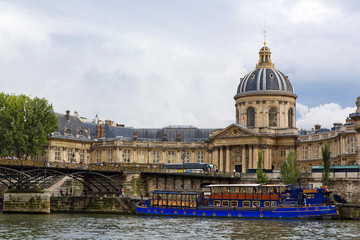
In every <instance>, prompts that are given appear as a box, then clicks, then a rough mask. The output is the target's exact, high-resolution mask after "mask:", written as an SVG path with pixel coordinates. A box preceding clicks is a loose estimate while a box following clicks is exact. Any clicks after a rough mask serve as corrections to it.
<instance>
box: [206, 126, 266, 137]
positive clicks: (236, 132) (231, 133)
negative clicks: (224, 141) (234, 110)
mask: <svg viewBox="0 0 360 240" xmlns="http://www.w3.org/2000/svg"><path fill="white" fill-rule="evenodd" d="M258 134H259V133H257V132H255V131H253V130H250V129H248V128H247V127H245V126H243V125H240V124H231V125H230V126H228V127H226V128H224V129H222V130H219V131H217V132H215V133H214V134H213V135H212V136H211V137H210V139H215V138H230V137H241V136H256V135H258Z"/></svg>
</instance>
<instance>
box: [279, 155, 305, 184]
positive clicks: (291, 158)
mask: <svg viewBox="0 0 360 240" xmlns="http://www.w3.org/2000/svg"><path fill="white" fill-rule="evenodd" d="M300 175H301V172H300V170H299V168H298V166H297V156H296V154H295V153H294V152H290V153H289V155H288V156H287V158H286V160H285V161H284V162H283V164H282V165H281V169H280V178H281V181H282V182H283V183H284V184H295V183H298V182H299V179H300Z"/></svg>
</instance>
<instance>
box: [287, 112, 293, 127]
mask: <svg viewBox="0 0 360 240" xmlns="http://www.w3.org/2000/svg"><path fill="white" fill-rule="evenodd" d="M293 116H294V113H293V110H292V108H290V109H289V111H288V126H289V128H292V127H293Z"/></svg>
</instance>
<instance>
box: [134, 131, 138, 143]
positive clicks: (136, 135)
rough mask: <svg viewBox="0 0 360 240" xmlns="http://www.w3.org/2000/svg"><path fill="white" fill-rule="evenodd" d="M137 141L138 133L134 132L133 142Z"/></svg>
mask: <svg viewBox="0 0 360 240" xmlns="http://www.w3.org/2000/svg"><path fill="white" fill-rule="evenodd" d="M137 140H138V133H137V132H136V131H135V132H134V141H137Z"/></svg>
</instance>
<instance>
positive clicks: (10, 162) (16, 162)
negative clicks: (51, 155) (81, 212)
mask: <svg viewBox="0 0 360 240" xmlns="http://www.w3.org/2000/svg"><path fill="white" fill-rule="evenodd" d="M0 165H7V166H29V167H45V162H44V161H36V160H24V159H12V158H0Z"/></svg>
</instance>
